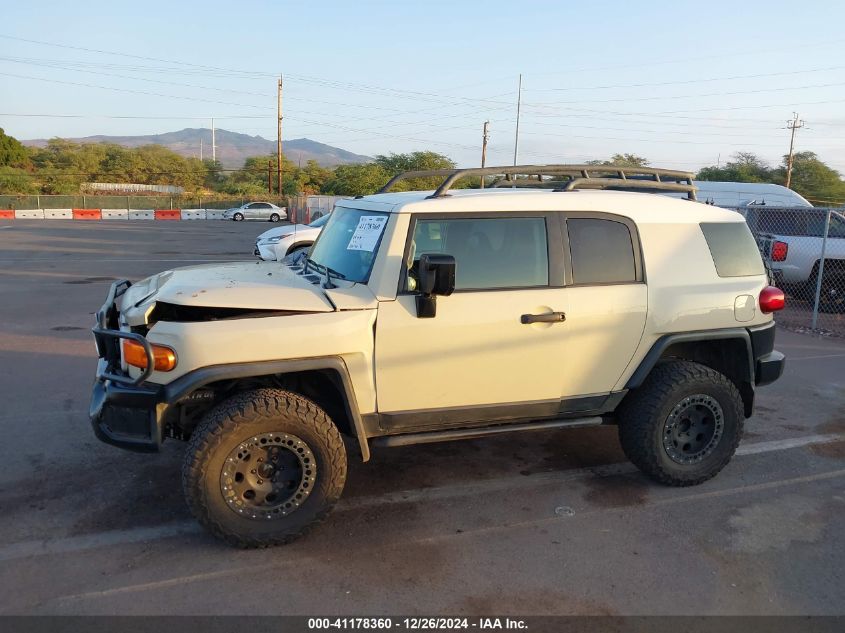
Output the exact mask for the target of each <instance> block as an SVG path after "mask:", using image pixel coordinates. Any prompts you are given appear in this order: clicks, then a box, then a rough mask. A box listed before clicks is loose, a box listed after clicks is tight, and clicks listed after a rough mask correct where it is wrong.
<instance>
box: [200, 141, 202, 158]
mask: <svg viewBox="0 0 845 633" xmlns="http://www.w3.org/2000/svg"><path fill="white" fill-rule="evenodd" d="M200 162H202V137H201V136H200Z"/></svg>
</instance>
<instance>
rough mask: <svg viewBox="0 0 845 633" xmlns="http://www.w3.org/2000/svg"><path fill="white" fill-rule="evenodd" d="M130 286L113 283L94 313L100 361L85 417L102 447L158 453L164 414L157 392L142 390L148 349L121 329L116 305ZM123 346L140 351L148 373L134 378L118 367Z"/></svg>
mask: <svg viewBox="0 0 845 633" xmlns="http://www.w3.org/2000/svg"><path fill="white" fill-rule="evenodd" d="M131 285H132V284H131V282H129V281H127V280H125V279H124V280H121V281H116V282H114V283H113V284H112V285H111V288H110V289H109V293H108V296H107V297H106V302H105V303H104V304H103V306H102V308H100V310H99V311H98V312H97V317H96V324H95V326H94V328H92V332H93V334H94V342H95V344H96V347H97V355H98V357H99V360H98V361H97V373H96V376H95V378H94V386H93V389H92V394H91V405H90V409H89V416H90V419H91V424H92V426H93V427H94V433H95V434H96V436H97V437H98V438H99V439H100V440H102V441H103V442H106V443H108V444H113V445H115V446H119V447H121V448H125V449H128V450H134V451H143V452H149V451H156V450H158V448H159V446H160V445H161V442H162V441H163V434H162V430H163V423H162V416H163V412H164V411H163V407H162V406H160V402H159V392H160V390H159V389H157V388H156V387H153V386H148V385H144V384H143V383H144V382H145V381H146V379H147V378H148V377H149V376H150V374H151V373H152V372H153V370H154V367H155V357H154V351H153V349H152V345H151V343H150V342H149V341H147V339H146V338H145V337H144V336H143V335H141V334H139V333H136V332H131V331H124V330H122V329H121V327H120V323H119V319H118V317H119V313H118V310H117V307H116V302H117V300H118V299H119V298H120V297H122V296H123V295H124V294H125V293H126V291H127V290H128V289H129V288H130V286H131ZM124 341H131V342H132V343H134V344H136V345H139V346H140V347H141V349H142V350H143V353H144V355H145V356H146V368H145V369H143V370H142V371H141V373H140V374H139V375H137V376H134V377H133V376H130V375H129V373H128V372H126V371H125V370H124V369H123V367H122V357H123V353H122V349H121V348H122V345H123V342H124Z"/></svg>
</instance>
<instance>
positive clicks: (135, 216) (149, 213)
mask: <svg viewBox="0 0 845 633" xmlns="http://www.w3.org/2000/svg"><path fill="white" fill-rule="evenodd" d="M129 219H130V220H155V211H153V210H152V209H129Z"/></svg>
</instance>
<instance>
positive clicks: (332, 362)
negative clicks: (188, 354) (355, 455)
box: [161, 356, 370, 462]
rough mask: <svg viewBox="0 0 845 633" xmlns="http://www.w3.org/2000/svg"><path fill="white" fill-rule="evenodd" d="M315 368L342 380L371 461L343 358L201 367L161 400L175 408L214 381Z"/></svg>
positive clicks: (350, 413) (352, 417) (351, 414)
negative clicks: (191, 394) (335, 374)
mask: <svg viewBox="0 0 845 633" xmlns="http://www.w3.org/2000/svg"><path fill="white" fill-rule="evenodd" d="M315 369H328V370H331V371H334V372H336V373H337V375H338V376H339V378H340V386H341V388H342V389H343V392H344V393H343V395H344V399H343V400H344V406H345V408H346V414H347V415H348V416H349V419H350V420H351V421H352V425H353V428H354V429H355V435H357V436H358V444H359V445H360V447H361V456H362V458H363V461H365V462H366V461H368V460H369V459H370V447H369V444H368V442H367V434H366V431H365V429H364V422H363V419H362V418H361V412H360V411H359V410H358V401H357V400H356V398H355V390H354V389H353V387H352V380H351V379H350V377H349V369H348V368H347V367H346V363H344V362H343V359H341V358H339V357H337V356H326V357H320V358H306V359H296V360H271V361H260V362H255V363H232V364H227V365H209V366H208V367H200V368H199V369H194V370H193V371H190V372H188V373H187V374H185V375H184V376H180V377H179V378H177V379H176V380H174V381H173V382H171V383H169V384H167V385H164V387H163V388H162V394H161V401H162V402H165V403H167V404H168V405H173V404H176V403H177V402H179V401H180V400H182V399H183V398H185V397H186V396H187V395H189V394H190V393H192V392H194V391H196V390H197V389H199V388H201V387H204V386H206V385H208V384H210V383H212V382H217V381H220V380H232V379H237V378H256V377H260V376H271V375H278V374H292V373H297V372H302V371H313V370H315Z"/></svg>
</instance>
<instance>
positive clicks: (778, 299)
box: [760, 242, 786, 314]
mask: <svg viewBox="0 0 845 633" xmlns="http://www.w3.org/2000/svg"><path fill="white" fill-rule="evenodd" d="M781 243H782V242H781ZM785 305H786V297H785V296H784V295H783V290H781V289H780V288H775V287H774V286H766V287H765V288H763V290H761V291H760V311H761V312H763V313H765V314H769V313H770V312H777V311H778V310H783V307H784V306H785Z"/></svg>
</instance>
